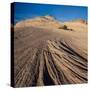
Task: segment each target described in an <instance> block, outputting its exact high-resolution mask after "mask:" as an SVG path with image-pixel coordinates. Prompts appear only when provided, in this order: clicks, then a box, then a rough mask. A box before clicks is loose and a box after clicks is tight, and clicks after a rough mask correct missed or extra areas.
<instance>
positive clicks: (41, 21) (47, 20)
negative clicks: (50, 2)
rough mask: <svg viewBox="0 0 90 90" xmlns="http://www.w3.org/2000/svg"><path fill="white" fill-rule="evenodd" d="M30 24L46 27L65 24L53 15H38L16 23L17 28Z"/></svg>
mask: <svg viewBox="0 0 90 90" xmlns="http://www.w3.org/2000/svg"><path fill="white" fill-rule="evenodd" d="M29 26H35V27H44V28H59V27H61V26H63V24H62V23H60V22H58V21H57V20H56V19H55V18H53V17H51V16H42V17H36V18H34V19H28V20H24V21H21V22H18V23H17V24H16V25H15V27H16V28H19V27H29Z"/></svg>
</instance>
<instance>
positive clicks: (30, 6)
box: [14, 3, 88, 23]
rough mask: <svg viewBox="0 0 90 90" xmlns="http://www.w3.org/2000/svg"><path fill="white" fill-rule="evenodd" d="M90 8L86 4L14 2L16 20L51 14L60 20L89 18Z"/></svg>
mask: <svg viewBox="0 0 90 90" xmlns="http://www.w3.org/2000/svg"><path fill="white" fill-rule="evenodd" d="M87 12H88V8H87V7H85V6H67V5H52V4H34V3H14V21H15V23H16V22H19V21H21V20H25V19H30V18H34V17H38V16H45V15H51V16H53V17H54V18H56V19H57V20H59V21H62V22H64V21H70V20H74V19H84V20H87V19H88V13H87Z"/></svg>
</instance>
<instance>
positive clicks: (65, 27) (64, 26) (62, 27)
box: [58, 25, 68, 30]
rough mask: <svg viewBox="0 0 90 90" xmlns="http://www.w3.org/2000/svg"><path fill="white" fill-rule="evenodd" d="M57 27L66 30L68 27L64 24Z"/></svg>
mask: <svg viewBox="0 0 90 90" xmlns="http://www.w3.org/2000/svg"><path fill="white" fill-rule="evenodd" d="M58 29H65V30H68V27H67V26H66V25H63V26H60V27H59V28H58Z"/></svg>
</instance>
